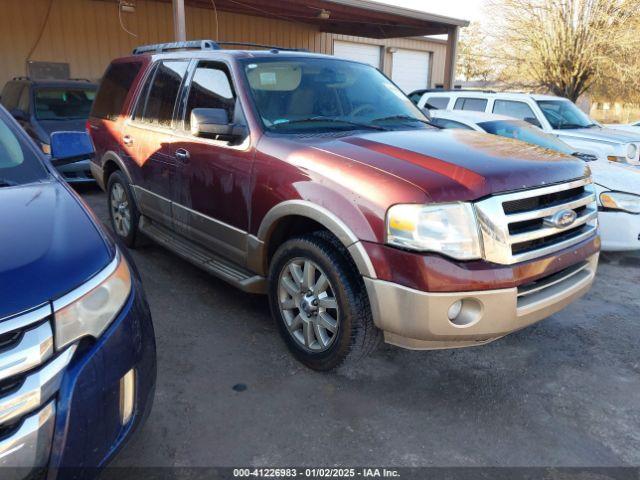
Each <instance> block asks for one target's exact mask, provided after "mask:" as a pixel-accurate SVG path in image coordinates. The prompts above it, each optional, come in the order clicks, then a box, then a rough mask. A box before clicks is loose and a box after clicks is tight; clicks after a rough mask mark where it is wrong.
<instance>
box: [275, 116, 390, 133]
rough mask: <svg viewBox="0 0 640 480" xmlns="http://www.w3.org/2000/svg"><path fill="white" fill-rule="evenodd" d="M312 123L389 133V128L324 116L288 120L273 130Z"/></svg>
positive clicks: (276, 125) (278, 124)
mask: <svg viewBox="0 0 640 480" xmlns="http://www.w3.org/2000/svg"><path fill="white" fill-rule="evenodd" d="M311 122H328V123H341V124H343V125H345V126H351V127H357V128H362V129H367V130H380V131H384V132H387V131H388V129H387V128H384V127H379V126H376V125H369V124H367V123H358V122H352V121H350V120H342V119H340V118H331V117H323V116H316V117H309V118H298V119H296V120H287V121H286V122H281V123H277V124H275V125H273V128H278V127H280V126H281V125H283V126H286V125H295V124H296V123H311Z"/></svg>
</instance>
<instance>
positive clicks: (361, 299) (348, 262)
mask: <svg viewBox="0 0 640 480" xmlns="http://www.w3.org/2000/svg"><path fill="white" fill-rule="evenodd" d="M269 304H270V308H271V314H272V316H273V318H274V320H275V321H276V323H277V325H278V329H279V331H280V334H281V335H282V338H283V339H284V341H285V343H286V344H287V347H288V348H289V350H290V351H291V352H292V353H293V355H294V356H295V357H296V358H297V359H298V360H299V361H300V362H302V363H303V364H305V365H306V366H307V367H309V368H312V369H314V370H319V371H327V370H332V369H334V368H336V367H338V366H340V365H343V364H346V363H353V362H357V361H359V360H360V359H362V358H364V357H366V356H367V355H369V354H370V353H371V352H372V351H374V350H375V349H376V347H377V346H378V344H379V343H380V338H381V334H380V331H379V330H378V329H377V328H376V326H375V325H374V323H373V318H372V315H371V307H370V305H369V297H368V296H367V291H366V288H365V286H364V282H363V280H362V277H361V276H360V273H359V272H358V270H357V268H356V266H355V265H354V263H353V260H352V259H351V257H350V256H349V253H348V252H347V251H346V249H345V248H344V247H343V246H342V244H341V243H340V242H339V241H337V240H336V239H335V238H334V237H333V236H332V235H330V234H328V233H326V232H317V233H314V234H311V235H306V236H303V237H296V238H293V239H291V240H288V241H287V242H285V243H284V244H282V245H281V246H280V248H278V250H277V251H276V253H275V254H274V256H273V259H272V261H271V265H270V269H269Z"/></svg>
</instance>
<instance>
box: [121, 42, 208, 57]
mask: <svg viewBox="0 0 640 480" xmlns="http://www.w3.org/2000/svg"><path fill="white" fill-rule="evenodd" d="M172 50H220V45H218V44H217V43H216V42H214V41H213V40H189V41H187V42H170V43H156V44H152V45H143V46H141V47H137V48H134V49H133V54H134V55H142V54H144V53H162V52H170V51H172Z"/></svg>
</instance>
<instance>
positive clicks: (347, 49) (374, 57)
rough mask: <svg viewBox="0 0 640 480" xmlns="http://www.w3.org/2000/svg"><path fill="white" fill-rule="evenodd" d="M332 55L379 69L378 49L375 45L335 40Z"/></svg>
mask: <svg viewBox="0 0 640 480" xmlns="http://www.w3.org/2000/svg"><path fill="white" fill-rule="evenodd" d="M333 54H334V55H335V56H336V57H340V58H346V59H347V60H354V61H356V62H362V63H368V64H369V65H373V66H374V67H376V68H380V47H379V46H377V45H367V44H364V43H354V42H342V41H339V40H336V41H335V42H333Z"/></svg>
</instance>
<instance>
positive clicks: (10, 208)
mask: <svg viewBox="0 0 640 480" xmlns="http://www.w3.org/2000/svg"><path fill="white" fill-rule="evenodd" d="M0 223H1V224H2V227H1V228H0V318H4V317H6V316H8V315H11V314H14V313H18V312H21V311H24V310H27V309H29V308H32V307H35V306H38V305H40V304H42V303H45V302H47V301H49V300H53V299H55V298H57V297H59V296H61V295H64V294H65V293H67V292H69V291H70V290H73V289H74V288H76V287H78V286H79V285H81V284H82V283H84V282H85V281H87V280H88V279H89V278H91V277H92V276H93V275H94V274H96V273H97V272H99V271H100V270H101V269H102V268H104V267H105V266H106V265H107V264H108V263H109V261H110V260H111V258H112V257H113V248H112V247H111V246H110V245H109V244H108V243H107V240H106V238H105V237H104V236H103V235H102V233H101V232H100V231H99V230H98V227H97V226H96V224H95V223H94V220H93V219H92V218H91V216H90V215H89V214H88V213H87V211H85V209H84V208H83V206H82V205H81V203H80V201H79V200H78V199H77V198H76V197H75V195H74V194H72V193H71V192H70V191H69V190H67V188H66V187H65V186H64V185H63V184H61V183H59V182H57V181H50V182H44V183H37V184H31V185H25V186H19V187H3V188H0Z"/></svg>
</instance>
